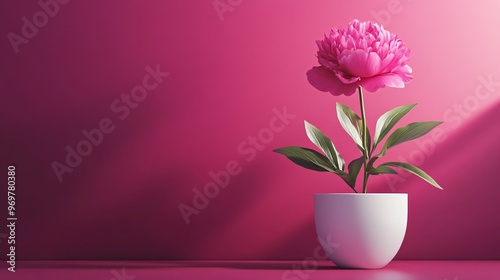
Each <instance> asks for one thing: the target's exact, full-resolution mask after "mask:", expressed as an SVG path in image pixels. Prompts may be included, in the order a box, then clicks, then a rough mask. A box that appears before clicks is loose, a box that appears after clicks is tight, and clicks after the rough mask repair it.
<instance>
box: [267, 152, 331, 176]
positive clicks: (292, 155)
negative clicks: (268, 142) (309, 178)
mask: <svg viewBox="0 0 500 280" xmlns="http://www.w3.org/2000/svg"><path fill="white" fill-rule="evenodd" d="M274 152H276V153H279V154H283V155H285V156H286V157H287V158H288V159H290V160H291V161H293V162H294V163H295V164H298V165H300V166H302V167H304V168H307V169H311V170H315V171H330V172H335V171H337V168H336V167H335V166H333V165H332V163H331V162H330V161H329V160H328V158H327V157H325V156H324V155H322V154H320V153H318V152H316V151H315V150H311V149H308V148H302V147H297V146H290V147H285V148H280V149H276V150H274Z"/></svg>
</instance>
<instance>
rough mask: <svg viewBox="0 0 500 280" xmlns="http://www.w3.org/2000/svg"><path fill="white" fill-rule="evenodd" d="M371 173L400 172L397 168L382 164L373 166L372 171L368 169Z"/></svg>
mask: <svg viewBox="0 0 500 280" xmlns="http://www.w3.org/2000/svg"><path fill="white" fill-rule="evenodd" d="M368 173H370V174H371V175H379V174H398V172H396V170H394V169H392V168H390V167H389V166H385V165H380V166H379V167H377V168H373V169H371V170H370V171H368Z"/></svg>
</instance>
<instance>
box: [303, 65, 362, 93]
mask: <svg viewBox="0 0 500 280" xmlns="http://www.w3.org/2000/svg"><path fill="white" fill-rule="evenodd" d="M307 80H308V81H309V83H310V84H311V85H312V86H313V87H315V88H316V89H317V90H319V91H323V92H330V93H331V94H333V95H342V94H344V95H352V94H353V93H354V92H355V91H356V89H357V88H358V83H353V84H344V83H342V82H341V81H340V80H339V79H338V78H337V76H335V74H334V73H333V72H332V71H331V70H330V69H328V68H326V67H323V66H318V67H313V68H311V69H310V70H309V71H307Z"/></svg>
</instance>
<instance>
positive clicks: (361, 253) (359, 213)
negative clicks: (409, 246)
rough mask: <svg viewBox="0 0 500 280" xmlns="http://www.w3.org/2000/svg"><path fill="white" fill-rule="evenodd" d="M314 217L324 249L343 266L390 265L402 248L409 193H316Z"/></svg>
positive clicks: (333, 259) (338, 264)
mask: <svg viewBox="0 0 500 280" xmlns="http://www.w3.org/2000/svg"><path fill="white" fill-rule="evenodd" d="M314 220H315V223H316V232H317V233H318V238H319V240H320V243H321V246H322V247H323V250H324V251H325V253H326V254H327V255H328V257H329V258H330V260H332V261H333V262H334V263H335V264H336V265H337V266H339V267H342V268H366V269H375V268H382V267H384V266H386V265H387V264H388V263H389V262H390V261H391V260H392V259H393V258H394V256H395V255H396V253H397V252H398V251H399V248H400V247H401V243H402V242H403V238H404V236H405V233H406V223H407V220H408V195H407V194H385V193H381V194H378V193H369V194H360V193H353V194H340V193H339V194H333V193H326V194H315V196H314Z"/></svg>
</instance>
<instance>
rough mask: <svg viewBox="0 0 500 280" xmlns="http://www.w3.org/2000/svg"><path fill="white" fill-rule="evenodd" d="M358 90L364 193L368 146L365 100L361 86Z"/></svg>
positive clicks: (366, 177)
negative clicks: (361, 131)
mask: <svg viewBox="0 0 500 280" xmlns="http://www.w3.org/2000/svg"><path fill="white" fill-rule="evenodd" d="M358 91H359V104H360V107H361V125H362V130H363V135H362V137H363V149H364V151H363V171H364V176H363V193H366V191H367V183H368V176H369V174H368V170H366V167H367V162H368V159H369V157H370V155H369V153H370V151H369V149H370V148H369V147H368V145H367V136H368V135H367V134H368V133H367V132H366V115H365V102H364V100H363V90H362V88H361V86H359V87H358Z"/></svg>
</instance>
